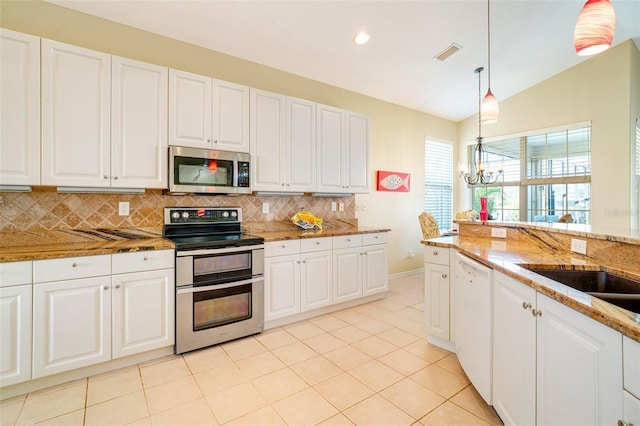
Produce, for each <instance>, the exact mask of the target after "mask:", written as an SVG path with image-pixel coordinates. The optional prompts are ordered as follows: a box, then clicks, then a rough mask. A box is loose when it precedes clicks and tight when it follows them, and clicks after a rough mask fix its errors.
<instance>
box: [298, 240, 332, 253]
mask: <svg viewBox="0 0 640 426" xmlns="http://www.w3.org/2000/svg"><path fill="white" fill-rule="evenodd" d="M332 247H333V240H332V239H331V237H323V238H307V239H302V240H300V252H302V253H308V252H310V251H320V250H331V248H332Z"/></svg>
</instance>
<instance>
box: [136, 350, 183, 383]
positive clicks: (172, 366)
mask: <svg viewBox="0 0 640 426" xmlns="http://www.w3.org/2000/svg"><path fill="white" fill-rule="evenodd" d="M140 374H141V376H142V384H143V385H144V387H145V388H148V387H152V386H157V385H159V384H162V383H166V382H170V381H172V380H175V379H179V378H181V377H185V376H190V375H191V370H189V367H188V366H187V363H186V362H185V361H184V359H183V358H182V357H177V358H171V359H169V360H168V361H165V362H161V363H159V364H152V365H149V366H147V367H142V368H140Z"/></svg>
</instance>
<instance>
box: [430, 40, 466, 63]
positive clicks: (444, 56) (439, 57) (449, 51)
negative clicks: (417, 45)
mask: <svg viewBox="0 0 640 426" xmlns="http://www.w3.org/2000/svg"><path fill="white" fill-rule="evenodd" d="M460 49H462V46H460V45H459V44H456V43H453V44H451V45H450V46H449V47H447V48H446V49H444V50H443V51H442V52H440V53H438V54H437V55H436V56H434V58H435V59H437V60H439V61H444V60H445V59H447V58H448V57H449V56H451V55H453V54H454V53H456V52H457V51H458V50H460Z"/></svg>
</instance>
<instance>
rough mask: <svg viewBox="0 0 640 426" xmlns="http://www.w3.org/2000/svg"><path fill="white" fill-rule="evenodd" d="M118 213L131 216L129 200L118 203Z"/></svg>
mask: <svg viewBox="0 0 640 426" xmlns="http://www.w3.org/2000/svg"><path fill="white" fill-rule="evenodd" d="M118 214H119V215H120V216H129V202H128V201H120V202H119V203H118Z"/></svg>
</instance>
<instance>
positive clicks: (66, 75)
mask: <svg viewBox="0 0 640 426" xmlns="http://www.w3.org/2000/svg"><path fill="white" fill-rule="evenodd" d="M110 105H111V56H110V55H108V54H106V53H101V52H96V51H93V50H89V49H84V48H80V47H76V46H71V45H68V44H63V43H58V42H55V41H51V40H45V39H43V40H42V184H43V185H61V186H64V185H71V186H92V187H109V186H110V184H111V183H110V182H111V176H110V161H109V157H110V115H111V112H110V109H111V108H110Z"/></svg>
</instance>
